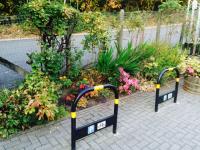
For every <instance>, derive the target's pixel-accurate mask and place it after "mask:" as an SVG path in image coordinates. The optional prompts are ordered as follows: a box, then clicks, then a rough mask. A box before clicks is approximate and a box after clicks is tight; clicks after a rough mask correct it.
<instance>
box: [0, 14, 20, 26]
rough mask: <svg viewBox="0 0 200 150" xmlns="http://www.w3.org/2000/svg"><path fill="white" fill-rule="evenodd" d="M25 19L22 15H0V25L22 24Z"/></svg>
mask: <svg viewBox="0 0 200 150" xmlns="http://www.w3.org/2000/svg"><path fill="white" fill-rule="evenodd" d="M23 21H24V18H23V17H22V16H0V25H12V24H20V23H22V22H23Z"/></svg>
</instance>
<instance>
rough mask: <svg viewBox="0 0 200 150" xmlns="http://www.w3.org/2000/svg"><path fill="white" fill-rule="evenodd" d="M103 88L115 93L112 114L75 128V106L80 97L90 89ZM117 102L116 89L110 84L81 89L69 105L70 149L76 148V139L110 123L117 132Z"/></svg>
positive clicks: (114, 131)
mask: <svg viewBox="0 0 200 150" xmlns="http://www.w3.org/2000/svg"><path fill="white" fill-rule="evenodd" d="M105 88H107V89H110V90H112V91H113V92H114V94H115V101H114V114H113V115H111V116H109V117H106V118H103V119H101V120H98V121H95V122H93V123H90V124H87V125H85V126H82V127H79V128H76V107H77V104H78V102H79V100H80V99H81V97H82V96H84V95H85V94H86V93H89V92H91V91H98V90H102V89H105ZM118 104H119V94H118V90H117V88H116V87H115V86H113V85H110V84H106V85H99V86H95V87H90V88H86V89H84V90H83V91H81V92H80V93H79V94H78V96H77V97H76V99H75V100H74V102H73V103H72V106H71V149H72V150H75V149H76V141H77V140H79V139H81V138H83V137H85V136H88V135H90V134H92V133H95V132H97V131H99V130H101V129H103V128H106V127H109V126H111V125H113V133H114V134H115V133H116V132H117V115H118Z"/></svg>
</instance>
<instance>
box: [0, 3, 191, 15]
mask: <svg viewBox="0 0 200 150" xmlns="http://www.w3.org/2000/svg"><path fill="white" fill-rule="evenodd" d="M30 1H32V0H6V1H5V0H0V13H4V14H13V13H16V12H17V8H19V7H20V6H21V5H22V4H24V3H27V2H30ZM50 1H51V2H52V1H55V0H50ZM177 1H178V2H179V3H181V4H182V5H185V4H187V0H177ZM56 2H61V3H64V2H66V3H67V4H68V5H71V6H72V7H74V8H76V9H77V10H80V11H96V10H104V11H117V10H119V9H121V8H123V9H125V10H127V11H130V10H158V8H159V5H160V4H162V3H163V2H166V0H57V1H56Z"/></svg>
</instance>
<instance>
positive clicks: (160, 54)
mask: <svg viewBox="0 0 200 150" xmlns="http://www.w3.org/2000/svg"><path fill="white" fill-rule="evenodd" d="M151 47H154V49H156V51H155V52H154V54H153V55H152V56H151V57H150V58H149V59H147V60H145V61H144V62H143V63H142V64H141V75H142V76H143V77H144V78H146V79H148V80H156V78H157V77H158V75H159V73H160V72H161V71H162V70H163V69H164V68H168V67H177V65H178V64H179V63H181V61H182V60H183V59H182V58H184V53H183V52H181V51H180V48H179V47H178V46H176V47H171V46H170V45H168V44H164V43H160V44H151ZM170 76H172V74H168V77H170Z"/></svg>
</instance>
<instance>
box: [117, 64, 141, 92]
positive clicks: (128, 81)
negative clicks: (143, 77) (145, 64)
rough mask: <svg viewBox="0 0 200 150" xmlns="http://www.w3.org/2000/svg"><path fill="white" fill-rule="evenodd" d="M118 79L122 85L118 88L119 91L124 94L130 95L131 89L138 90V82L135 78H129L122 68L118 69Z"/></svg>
mask: <svg viewBox="0 0 200 150" xmlns="http://www.w3.org/2000/svg"><path fill="white" fill-rule="evenodd" d="M119 72H120V78H119V81H120V82H121V83H122V84H123V85H122V86H120V87H119V91H120V92H121V93H122V92H125V93H127V94H129V95H130V94H131V93H132V90H131V89H132V87H133V88H134V89H136V90H139V89H140V87H139V81H138V80H137V79H136V78H133V77H131V75H130V74H129V73H127V72H125V71H124V69H123V68H122V67H120V68H119Z"/></svg>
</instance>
